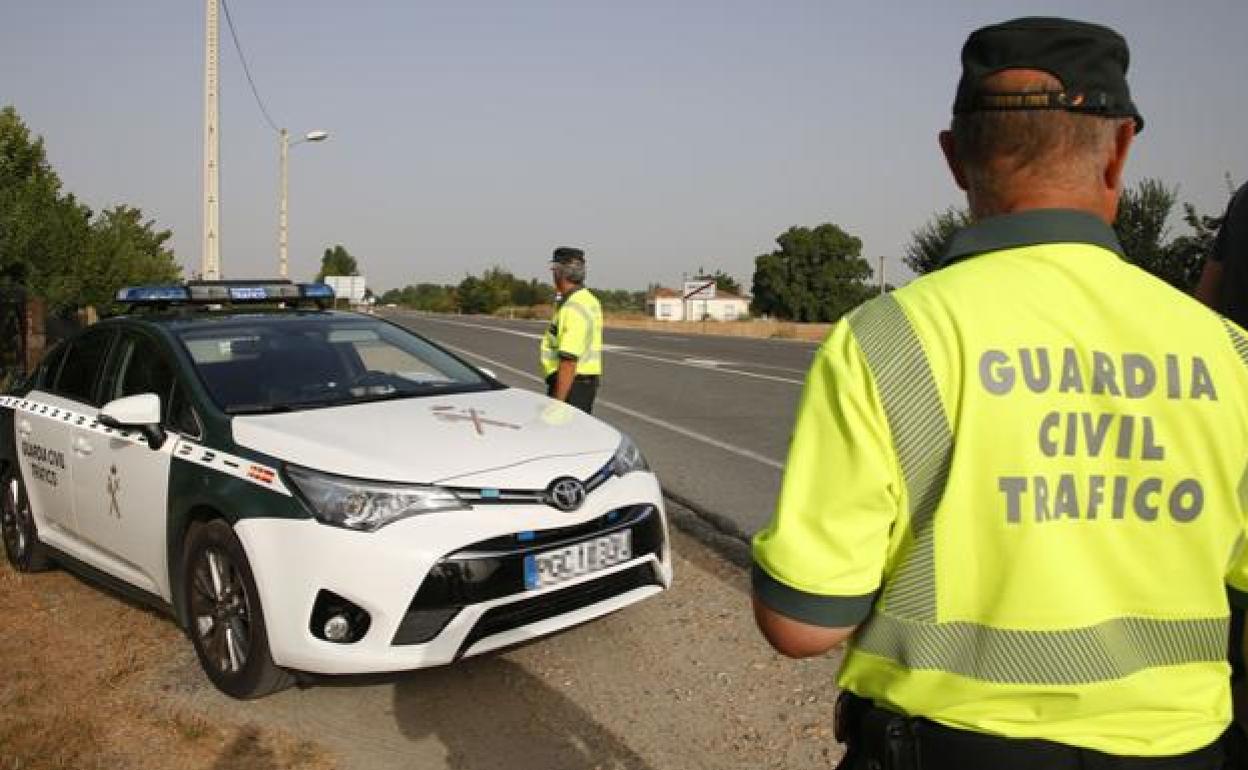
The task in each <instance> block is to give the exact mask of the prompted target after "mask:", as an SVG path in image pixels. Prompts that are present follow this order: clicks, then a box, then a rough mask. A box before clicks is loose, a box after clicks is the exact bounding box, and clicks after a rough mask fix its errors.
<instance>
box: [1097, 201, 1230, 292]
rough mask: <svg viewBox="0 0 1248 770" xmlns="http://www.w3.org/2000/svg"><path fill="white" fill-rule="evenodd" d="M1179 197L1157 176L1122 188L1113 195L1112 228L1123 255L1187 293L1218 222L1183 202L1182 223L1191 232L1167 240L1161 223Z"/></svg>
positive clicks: (1167, 231) (1166, 217)
mask: <svg viewBox="0 0 1248 770" xmlns="http://www.w3.org/2000/svg"><path fill="white" fill-rule="evenodd" d="M1177 201H1178V187H1167V186H1166V185H1165V184H1164V183H1163V182H1162V181H1161V180H1159V179H1144V180H1141V181H1140V183H1139V184H1137V185H1136V186H1135V187H1133V188H1129V189H1126V190H1123V192H1122V196H1121V197H1120V198H1119V199H1118V215H1117V218H1116V219H1115V220H1114V232H1115V233H1116V234H1117V235H1118V241H1119V243H1121V244H1122V248H1123V251H1125V252H1126V255H1127V259H1128V260H1129V261H1130V262H1132V263H1134V264H1136V265H1138V266H1139V267H1141V268H1143V269H1144V270H1147V271H1148V272H1150V273H1152V274H1153V275H1155V276H1157V277H1158V278H1160V279H1161V280H1163V281H1165V282H1166V283H1168V284H1170V285H1171V286H1174V287H1175V288H1178V289H1181V290H1183V291H1190V290H1191V288H1192V287H1193V286H1195V285H1196V280H1197V278H1199V277H1200V268H1201V266H1202V265H1203V264H1204V261H1205V258H1206V257H1207V256H1208V255H1209V253H1210V252H1211V251H1212V250H1213V240H1214V237H1215V236H1216V235H1217V230H1218V226H1219V225H1220V224H1221V220H1220V219H1219V218H1216V217H1202V216H1200V215H1199V214H1197V213H1196V208H1195V207H1194V206H1193V205H1192V204H1190V203H1185V204H1184V205H1183V211H1184V216H1183V221H1184V222H1185V223H1186V224H1187V225H1188V227H1191V228H1192V231H1193V232H1192V234H1190V235H1181V236H1178V237H1177V238H1174V239H1171V238H1170V230H1169V228H1168V227H1167V226H1166V222H1167V221H1168V220H1169V219H1170V214H1171V212H1172V211H1173V210H1174V204H1175V203H1176V202H1177Z"/></svg>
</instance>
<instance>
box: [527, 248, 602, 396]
mask: <svg viewBox="0 0 1248 770" xmlns="http://www.w3.org/2000/svg"><path fill="white" fill-rule="evenodd" d="M550 272H551V277H552V279H553V281H554V284H555V289H556V290H557V291H558V292H559V296H560V300H559V305H558V308H557V309H556V310H555V317H554V318H553V319H552V320H551V322H550V326H549V327H548V328H547V329H546V333H545V334H543V335H542V375H543V376H544V377H545V378H546V395H548V396H550V397H551V398H554V399H558V400H559V401H566V402H568V403H569V404H571V405H572V406H575V407H576V408H577V409H580V410H582V411H584V412H592V411H593V407H594V396H595V395H597V393H598V384H599V382H600V381H601V379H602V306H601V305H599V304H598V298H597V297H595V296H594V295H593V294H591V293H590V291H589V289H586V288H585V252H583V251H581V250H580V249H574V248H570V247H568V246H561V247H559V248H557V249H555V253H554V256H553V257H552V258H551V260H550Z"/></svg>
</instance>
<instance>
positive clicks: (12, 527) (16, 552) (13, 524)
mask: <svg viewBox="0 0 1248 770" xmlns="http://www.w3.org/2000/svg"><path fill="white" fill-rule="evenodd" d="M30 521H31V515H30V503H29V501H27V500H26V495H25V494H23V490H22V484H21V482H20V481H18V479H17V477H16V476H10V477H9V478H8V479H7V483H5V485H4V500H3V502H2V503H0V534H2V535H3V536H4V547H5V549H6V550H7V551H8V553H9V556H10V557H12V560H13V561H14V562H20V561H21V560H22V559H23V558H24V557H25V556H26V551H27V549H28V548H29V547H30V537H29V535H28V534H27V533H28V532H29V529H28V528H29V526H30Z"/></svg>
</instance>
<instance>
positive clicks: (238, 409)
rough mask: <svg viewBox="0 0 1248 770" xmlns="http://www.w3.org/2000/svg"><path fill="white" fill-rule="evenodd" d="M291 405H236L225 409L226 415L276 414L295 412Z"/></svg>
mask: <svg viewBox="0 0 1248 770" xmlns="http://www.w3.org/2000/svg"><path fill="white" fill-rule="evenodd" d="M293 411H295V408H294V407H293V406H291V405H290V404H234V405H233V406H227V407H226V408H225V413H226V414H275V413H277V412H293Z"/></svg>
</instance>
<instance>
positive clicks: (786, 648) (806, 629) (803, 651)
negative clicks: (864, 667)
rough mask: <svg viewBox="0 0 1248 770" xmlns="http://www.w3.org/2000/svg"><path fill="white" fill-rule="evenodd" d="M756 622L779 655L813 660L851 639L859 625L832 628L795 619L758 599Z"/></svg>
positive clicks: (755, 608) (756, 602)
mask: <svg viewBox="0 0 1248 770" xmlns="http://www.w3.org/2000/svg"><path fill="white" fill-rule="evenodd" d="M754 621H755V622H756V623H758V630H759V631H762V632H763V636H764V637H766V639H767V641H768V642H770V643H771V646H772V647H774V648H776V652H778V653H780V654H781V655H787V656H789V657H790V658H810V657H814V656H815V655H822V654H824V653H825V652H828V651H829V650H831V649H832V648H833V647H835V646H837V645H838V644H840V643H841V642H843V641H845V640H846V639H848V638H849V636H850V634H852V633H854V629H855V628H857V626H847V627H838V628H829V627H826V626H816V625H812V624H810V623H803V622H802V621H800V620H794V619H793V618H790V617H788V616H787V615H782V614H780V613H779V612H776V611H775V610H773V609H772V608H770V607H768V606H767V605H766V604H763V602H762V601H760V600H759V598H758V596H755V597H754Z"/></svg>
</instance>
